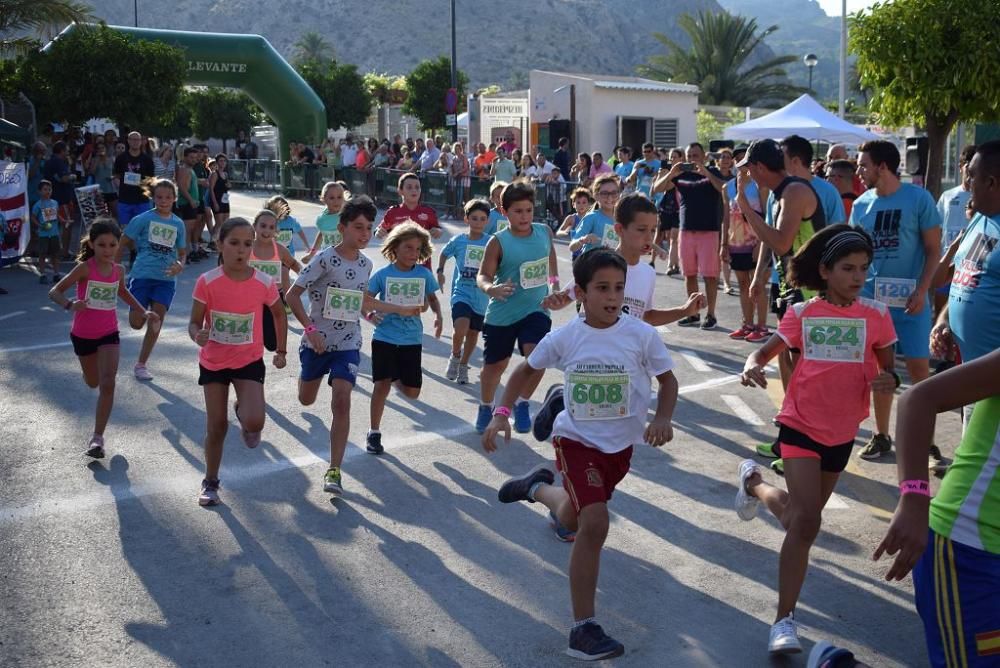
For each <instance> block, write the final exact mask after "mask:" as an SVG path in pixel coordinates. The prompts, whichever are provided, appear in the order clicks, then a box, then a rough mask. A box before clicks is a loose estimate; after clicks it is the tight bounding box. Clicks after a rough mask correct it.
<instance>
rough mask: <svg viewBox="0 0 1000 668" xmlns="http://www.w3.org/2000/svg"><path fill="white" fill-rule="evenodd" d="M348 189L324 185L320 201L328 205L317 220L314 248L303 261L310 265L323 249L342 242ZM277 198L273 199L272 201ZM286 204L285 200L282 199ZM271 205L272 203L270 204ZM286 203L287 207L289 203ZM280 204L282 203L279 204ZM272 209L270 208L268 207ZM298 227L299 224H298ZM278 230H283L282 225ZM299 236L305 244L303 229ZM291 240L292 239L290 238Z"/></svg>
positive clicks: (333, 182)
mask: <svg viewBox="0 0 1000 668" xmlns="http://www.w3.org/2000/svg"><path fill="white" fill-rule="evenodd" d="M346 193H347V189H346V188H345V187H344V185H343V184H342V183H340V182H339V181H327V182H326V183H325V184H323V190H322V191H320V199H322V200H323V204H325V205H326V209H325V210H324V211H323V213H321V214H319V217H318V218H316V238H315V239H313V242H312V248H311V249H310V250H309V252H308V253H306V256H305V257H304V258H302V261H303V262H304V263H306V264H309V261H310V260H312V259H313V256H314V255H316V253H318V252H319V251H320V250H321V249H323V248H329V247H330V246H337V245H339V244H340V242H341V241H342V239H341V237H340V212H341V211H342V210H343V209H344V202H345V201H346ZM275 199H277V198H274V197H272V198H271V200H275ZM281 200H282V202H284V198H281ZM268 203H269V204H270V201H269V202H268ZM284 203H285V207H287V205H288V203H287V202H284ZM278 204H280V203H278ZM268 208H270V207H268ZM281 220H282V216H281V215H279V216H278V221H279V223H280V222H281ZM296 225H297V223H296ZM278 229H281V227H280V224H279V227H278ZM298 233H299V235H300V236H301V237H302V241H303V243H305V239H306V237H305V234H303V233H302V227H301V226H299V229H298ZM289 240H291V237H290V236H289Z"/></svg>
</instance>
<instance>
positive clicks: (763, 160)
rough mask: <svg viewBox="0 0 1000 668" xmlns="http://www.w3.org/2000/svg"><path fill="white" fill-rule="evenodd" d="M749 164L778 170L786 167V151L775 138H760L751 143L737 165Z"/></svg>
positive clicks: (774, 170)
mask: <svg viewBox="0 0 1000 668" xmlns="http://www.w3.org/2000/svg"><path fill="white" fill-rule="evenodd" d="M749 164H754V165H756V164H760V165H764V166H765V167H767V168H768V169H770V170H771V171H773V172H777V171H779V170H782V169H784V168H785V153H784V151H782V150H781V147H780V146H778V142H776V141H774V140H773V139H758V140H756V141H753V142H751V143H750V147H749V148H748V149H747V154H746V156H744V158H743V159H742V160H740V161H739V163H738V164H737V165H736V166H737V167H744V166H746V165H749Z"/></svg>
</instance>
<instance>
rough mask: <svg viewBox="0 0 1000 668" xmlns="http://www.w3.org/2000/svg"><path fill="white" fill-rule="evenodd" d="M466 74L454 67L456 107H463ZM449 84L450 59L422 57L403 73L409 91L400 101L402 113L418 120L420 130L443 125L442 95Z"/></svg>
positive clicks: (466, 86) (461, 109)
mask: <svg viewBox="0 0 1000 668" xmlns="http://www.w3.org/2000/svg"><path fill="white" fill-rule="evenodd" d="M468 86H469V77H467V76H465V73H464V72H462V71H461V70H459V71H458V110H457V111H456V113H462V112H463V111H465V91H466V89H467V88H468ZM449 88H451V60H450V59H449V58H445V57H444V56H441V57H440V58H438V59H437V60H424V61H422V62H421V63H420V64H419V65H417V66H416V67H415V68H413V71H412V72H410V74H409V75H408V76H407V77H406V90H407V92H408V93H409V95H408V96H407V98H406V102H405V103H404V104H403V113H404V114H409V115H410V116H413V117H414V118H416V119H417V120H418V121H420V126H421V128H422V129H424V130H437V129H441V128H444V127H445V120H446V119H445V113H444V98H445V95H446V94H447V93H448V89H449Z"/></svg>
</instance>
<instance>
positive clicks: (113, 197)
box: [101, 193, 118, 204]
mask: <svg viewBox="0 0 1000 668" xmlns="http://www.w3.org/2000/svg"><path fill="white" fill-rule="evenodd" d="M101 199H103V200H104V202H105V203H106V204H111V203H112V202H117V201H118V193H101Z"/></svg>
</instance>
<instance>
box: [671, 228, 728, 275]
mask: <svg viewBox="0 0 1000 668" xmlns="http://www.w3.org/2000/svg"><path fill="white" fill-rule="evenodd" d="M680 258H681V273H682V274H684V275H685V276H701V277H702V278H718V277H719V268H720V267H719V265H720V264H721V262H720V260H719V233H718V232H693V231H690V230H681V234H680Z"/></svg>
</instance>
